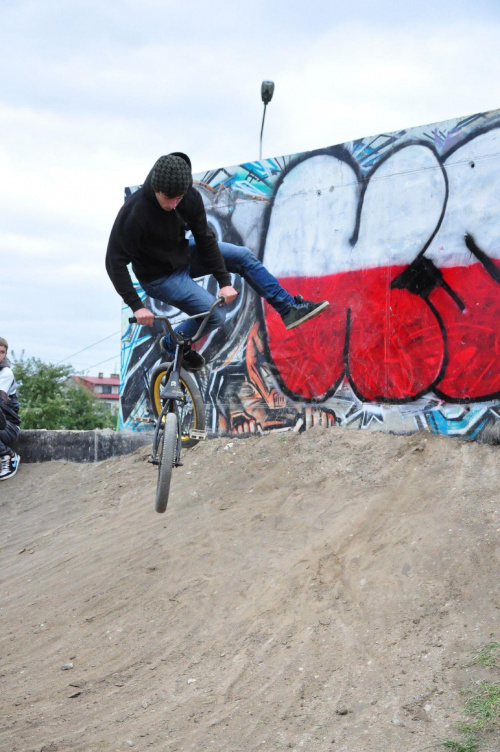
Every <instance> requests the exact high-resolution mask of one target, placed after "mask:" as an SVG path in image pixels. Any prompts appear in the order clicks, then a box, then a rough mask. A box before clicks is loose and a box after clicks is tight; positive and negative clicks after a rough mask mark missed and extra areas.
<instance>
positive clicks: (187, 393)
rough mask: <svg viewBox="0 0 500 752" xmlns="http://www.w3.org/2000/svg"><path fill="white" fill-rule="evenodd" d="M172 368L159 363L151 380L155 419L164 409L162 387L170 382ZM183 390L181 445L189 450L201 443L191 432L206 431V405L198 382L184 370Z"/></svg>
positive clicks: (182, 373)
mask: <svg viewBox="0 0 500 752" xmlns="http://www.w3.org/2000/svg"><path fill="white" fill-rule="evenodd" d="M171 367H172V364H171V363H159V364H158V365H157V366H156V368H155V369H154V371H153V373H152V374H151V378H150V380H149V399H150V402H151V409H152V410H153V414H154V416H155V418H157V417H158V416H159V414H160V413H161V410H162V407H163V405H162V400H161V397H160V392H161V388H162V386H165V384H166V383H167V381H168V374H169V373H170V369H171ZM181 388H182V391H183V392H184V399H185V403H184V408H183V410H182V425H181V444H182V447H183V448H187V447H192V446H194V445H195V444H197V443H198V441H199V439H192V438H191V437H190V435H189V432H190V431H191V430H192V429H194V430H196V431H204V430H205V405H204V404H203V400H202V398H201V394H200V390H199V387H198V384H197V383H196V380H195V379H194V378H193V376H191V375H190V374H189V373H187V371H185V370H184V369H181Z"/></svg>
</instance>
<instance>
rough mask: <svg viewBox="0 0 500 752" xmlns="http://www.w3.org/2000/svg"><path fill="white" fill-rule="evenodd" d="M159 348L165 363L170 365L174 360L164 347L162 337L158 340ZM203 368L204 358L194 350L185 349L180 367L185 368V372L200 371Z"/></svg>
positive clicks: (163, 338)
mask: <svg viewBox="0 0 500 752" xmlns="http://www.w3.org/2000/svg"><path fill="white" fill-rule="evenodd" d="M160 348H161V350H162V352H163V353H164V354H165V360H166V362H167V363H170V362H171V361H172V360H173V359H174V356H173V354H172V353H171V352H170V350H168V349H167V347H166V346H165V337H162V339H161V340H160ZM204 366H205V358H204V357H203V355H200V353H198V352H196V350H191V348H190V347H186V348H185V350H184V352H183V354H182V367H183V368H185V369H186V371H200V370H201V369H202V368H204Z"/></svg>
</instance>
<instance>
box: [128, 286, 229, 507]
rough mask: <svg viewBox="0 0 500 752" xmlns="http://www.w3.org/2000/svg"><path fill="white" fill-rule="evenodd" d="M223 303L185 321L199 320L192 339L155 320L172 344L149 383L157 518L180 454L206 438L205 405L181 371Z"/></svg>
mask: <svg viewBox="0 0 500 752" xmlns="http://www.w3.org/2000/svg"><path fill="white" fill-rule="evenodd" d="M222 303H224V298H223V297H219V298H217V299H216V300H215V301H214V302H213V303H212V305H211V306H210V308H209V309H208V311H204V312H203V313H197V314H196V315H194V316H188V317H187V318H185V319H184V321H189V320H191V319H202V320H201V323H200V326H199V327H198V330H197V331H196V332H195V334H194V335H193V336H192V337H184V336H183V335H182V333H180V332H179V333H177V332H175V331H174V329H173V327H172V324H171V322H170V319H169V317H168V316H160V315H156V316H155V320H157V321H162V322H164V324H165V325H166V329H167V330H168V331H169V333H170V335H171V337H172V339H173V341H174V343H175V354H174V358H173V361H171V362H170V361H169V362H163V363H159V364H158V365H157V366H156V367H155V369H154V371H153V373H152V374H151V378H150V381H149V398H150V402H151V408H152V410H153V415H154V418H155V430H154V436H153V448H152V453H151V457H150V458H149V460H148V461H149V462H151V463H152V464H153V465H157V466H158V480H157V484H156V500H155V509H156V511H157V512H159V513H160V514H162V513H163V512H165V510H166V508H167V504H168V496H169V493H170V481H171V479H172V470H173V468H174V467H179V466H181V465H182V462H181V450H182V449H186V448H188V447H191V446H194V445H195V444H197V443H198V442H199V441H200V440H204V439H206V437H207V431H206V429H205V405H204V403H203V399H202V396H201V392H200V388H199V386H198V384H197V382H196V379H195V378H193V376H191V374H189V373H188V372H187V371H186V370H185V369H184V368H183V367H182V359H183V354H184V350H185V348H187V347H189V346H190V345H192V344H193V342H196V341H197V340H199V339H200V337H201V336H202V335H203V332H204V331H205V328H206V325H207V323H208V320H209V318H210V316H211V314H212V311H213V310H214V308H215V307H216V306H217V305H221V304H222ZM129 322H130V323H131V324H136V323H137V319H136V318H135V316H132V317H131V318H129Z"/></svg>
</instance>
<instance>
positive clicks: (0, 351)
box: [0, 345, 7, 363]
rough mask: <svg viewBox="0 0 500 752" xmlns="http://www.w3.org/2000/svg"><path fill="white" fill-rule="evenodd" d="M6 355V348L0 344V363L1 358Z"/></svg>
mask: <svg viewBox="0 0 500 752" xmlns="http://www.w3.org/2000/svg"><path fill="white" fill-rule="evenodd" d="M6 355H7V348H6V347H5V345H0V363H1V362H2V360H4V358H5V356H6Z"/></svg>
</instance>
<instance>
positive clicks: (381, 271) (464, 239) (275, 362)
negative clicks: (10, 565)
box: [121, 111, 500, 438]
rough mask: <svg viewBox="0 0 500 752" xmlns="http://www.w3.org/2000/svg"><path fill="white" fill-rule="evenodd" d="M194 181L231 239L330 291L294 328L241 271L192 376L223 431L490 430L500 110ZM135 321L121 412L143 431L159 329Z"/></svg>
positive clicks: (293, 284)
mask: <svg viewBox="0 0 500 752" xmlns="http://www.w3.org/2000/svg"><path fill="white" fill-rule="evenodd" d="M197 177H198V183H197V187H198V189H199V190H200V192H201V193H202V196H203V199H204V202H205V206H206V209H207V213H208V216H209V221H210V223H211V225H212V227H213V229H214V231H215V233H216V235H217V236H218V238H219V239H221V240H222V239H223V240H226V241H230V242H234V243H237V244H242V245H247V246H249V247H250V248H251V250H252V251H253V252H254V253H255V255H257V256H259V257H260V258H261V259H262V260H263V262H264V263H265V265H266V266H267V267H268V268H269V269H270V270H271V271H272V272H273V273H274V274H275V275H276V276H277V277H278V279H279V280H280V281H281V282H282V284H283V285H284V286H285V287H286V288H287V289H288V290H289V291H290V292H291V293H292V294H296V293H299V292H300V293H301V294H303V295H304V297H306V298H311V299H327V300H328V301H329V302H330V308H329V309H328V311H327V312H326V313H324V314H322V315H321V316H320V317H318V318H317V319H314V320H312V321H311V322H309V323H307V324H305V325H304V326H301V327H299V328H297V329H294V330H292V331H290V332H286V330H285V329H284V327H283V325H282V323H281V320H280V318H279V317H278V316H277V314H276V313H275V311H274V310H273V309H272V308H270V307H269V306H268V305H267V304H266V305H264V306H263V305H262V303H261V301H260V299H259V298H258V297H257V296H256V295H255V294H254V293H253V291H252V290H250V289H249V288H248V287H247V286H246V285H245V284H244V283H243V284H242V283H241V282H240V281H239V280H235V284H236V285H240V286H241V295H240V297H239V299H238V300H237V301H236V302H235V303H234V304H233V305H232V307H231V311H230V315H229V317H228V321H227V324H226V327H225V331H224V332H222V331H219V332H217V333H215V334H213V335H211V336H209V337H208V338H207V339H206V341H204V342H203V345H202V351H203V354H204V355H205V357H206V359H207V361H208V368H207V370H206V372H203V373H201V374H200V375H199V376H198V377H197V378H198V379H199V383H200V386H201V388H202V390H203V392H204V395H205V402H206V405H207V410H208V413H209V422H210V426H209V427H210V429H211V431H212V432H214V433H224V432H234V433H245V432H249V431H250V432H253V431H266V430H276V429H283V428H287V427H293V426H295V427H297V426H298V425H300V426H302V427H307V426H309V425H312V424H314V423H317V422H322V423H324V424H328V423H332V422H335V423H337V424H339V425H344V426H349V425H354V426H357V427H359V428H363V429H368V428H369V429H378V430H384V431H390V432H394V433H410V432H413V431H417V430H421V429H427V430H430V431H433V432H435V433H442V434H447V435H458V436H466V437H468V438H478V437H480V436H481V435H482V434H483V433H485V435H488V436H489V435H493V436H494V435H496V431H497V428H496V427H497V426H498V424H499V421H500V222H499V216H500V111H494V112H489V113H481V114H478V115H474V116H471V117H468V118H463V119H456V120H453V121H448V122H445V123H438V124H434V125H429V126H423V127H419V128H413V129H409V130H405V131H400V132H398V133H390V134H381V135H378V136H374V137H370V138H364V139H359V140H357V141H353V142H349V143H345V144H342V145H341V146H333V147H327V148H325V149H319V150H317V151H314V152H307V153H304V154H298V155H293V156H287V157H280V158H276V159H268V160H265V161H263V162H262V163H260V162H252V163H248V164H242V165H237V166H234V167H229V168H223V169H219V170H214V171H212V172H209V173H206V174H204V175H199V176H197ZM128 190H134V189H128ZM203 284H205V286H207V287H208V288H209V289H210V290H212V291H213V292H214V293H215V292H216V285H215V283H214V280H213V279H211V278H210V279H207V280H205V281H204V283H203ZM141 295H142V296H143V297H144V298H145V304H146V305H148V306H150V307H151V308H153V309H154V310H158V311H160V310H161V311H162V312H164V311H165V310H168V309H166V308H165V306H163V305H158V304H156V302H155V301H153V300H149V299H147V298H146V297H145V296H144V293H142V292H141ZM172 313H174V311H172ZM128 315H129V311H128V310H127V309H124V316H123V320H124V326H123V352H122V355H123V358H122V384H123V392H122V398H121V411H122V414H121V418H122V425H123V426H126V427H127V428H131V429H133V430H141V429H147V427H148V425H147V424H146V423H143V422H141V421H142V419H143V418H144V417H147V414H148V401H147V393H146V389H145V382H146V379H147V376H148V373H149V372H150V371H151V369H152V367H153V366H154V365H155V363H156V362H157V361H158V360H159V358H160V352H159V349H158V333H157V332H155V333H154V334H153V336H151V334H150V330H148V329H146V328H137V327H130V326H129V325H128V323H127V317H128Z"/></svg>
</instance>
